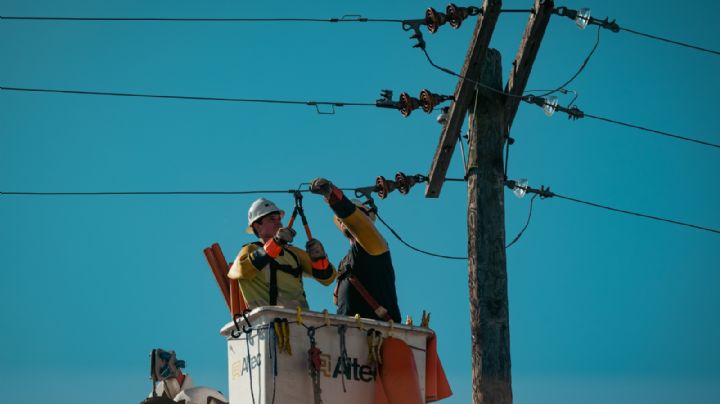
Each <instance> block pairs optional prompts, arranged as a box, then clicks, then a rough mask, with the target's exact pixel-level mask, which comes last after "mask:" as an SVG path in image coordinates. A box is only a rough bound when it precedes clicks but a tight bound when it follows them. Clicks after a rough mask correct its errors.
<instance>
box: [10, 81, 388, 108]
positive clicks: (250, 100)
mask: <svg viewBox="0 0 720 404" xmlns="http://www.w3.org/2000/svg"><path fill="white" fill-rule="evenodd" d="M0 90H3V91H20V92H36V93H59V94H76V95H100V96H112V97H136V98H160V99H175V100H193V101H222V102H240V103H264V104H292V105H309V106H316V107H317V106H319V105H330V106H333V107H345V106H361V107H375V106H376V105H375V103H364V102H337V101H295V100H275V99H259V98H230V97H199V96H188V95H161V94H140V93H124V92H123V93H120V92H103V91H83V90H57V89H46V88H22V87H7V86H0Z"/></svg>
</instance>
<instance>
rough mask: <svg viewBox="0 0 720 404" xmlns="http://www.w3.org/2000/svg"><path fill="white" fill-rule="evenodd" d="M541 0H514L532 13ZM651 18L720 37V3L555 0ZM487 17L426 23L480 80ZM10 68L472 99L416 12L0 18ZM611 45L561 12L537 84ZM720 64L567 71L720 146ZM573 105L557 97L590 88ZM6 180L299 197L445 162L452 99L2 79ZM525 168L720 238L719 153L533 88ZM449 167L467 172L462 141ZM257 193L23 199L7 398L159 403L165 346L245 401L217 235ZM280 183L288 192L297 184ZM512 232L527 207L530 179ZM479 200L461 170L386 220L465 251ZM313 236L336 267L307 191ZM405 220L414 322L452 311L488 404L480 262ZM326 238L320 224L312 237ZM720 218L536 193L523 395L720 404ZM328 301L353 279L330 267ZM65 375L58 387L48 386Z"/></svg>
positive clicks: (407, 293) (660, 60) (4, 186)
mask: <svg viewBox="0 0 720 404" xmlns="http://www.w3.org/2000/svg"><path fill="white" fill-rule="evenodd" d="M531 4H532V2H531V1H529V0H528V1H506V2H505V7H506V8H526V7H528V8H529V6H530V5H531ZM556 4H557V5H566V6H568V7H571V8H580V7H583V6H589V7H591V8H592V12H593V15H594V16H596V17H600V18H604V17H605V16H609V17H610V18H611V19H613V18H614V19H617V22H618V23H619V24H620V26H622V27H628V28H632V29H635V30H638V31H642V32H648V33H651V34H656V35H660V36H664V37H668V38H672V39H677V40H682V41H687V42H691V43H695V44H698V45H700V46H705V47H709V48H713V49H718V48H720V35H718V30H717V24H716V16H717V15H718V13H720V5H718V4H717V2H710V1H702V2H694V3H693V4H692V6H691V7H677V3H675V2H670V1H635V2H622V1H602V2H601V1H596V0H588V1H587V2H584V3H582V2H568V3H561V2H557V3H556ZM445 5H446V3H440V2H429V3H419V2H410V1H396V2H392V3H388V2H379V1H373V2H320V1H317V2H312V3H311V4H305V3H303V4H300V3H297V2H273V3H271V4H247V3H246V2H240V1H224V0H218V1H213V2H198V1H187V0H173V1H167V0H158V1H154V2H151V3H148V2H146V1H136V0H129V1H122V2H120V1H103V2H98V1H89V0H85V1H83V0H75V1H48V0H37V1H33V2H26V1H12V0H0V15H3V16H20V15H35V16H73V17H93V16H106V17H248V18H252V17H258V18H259V17H307V18H331V17H340V16H342V15H344V14H362V15H363V16H364V17H368V18H390V19H411V18H421V17H422V16H423V13H424V9H425V8H426V7H428V6H433V7H436V8H438V9H444V7H445ZM526 21H527V17H526V16H525V15H522V14H503V15H502V16H501V18H500V20H499V22H498V25H497V27H496V30H495V34H494V36H493V41H492V43H491V46H492V47H494V48H496V49H498V50H499V51H500V52H501V53H502V57H503V60H502V62H503V71H504V81H505V80H507V74H508V72H509V69H510V63H511V61H512V59H513V58H514V55H515V52H516V51H517V48H518V45H519V42H520V37H521V35H522V31H523V29H524V26H525V23H526ZM473 25H474V21H472V20H468V21H466V22H465V24H464V25H463V26H462V27H461V29H459V30H452V29H450V28H449V27H447V26H445V27H443V28H442V29H441V30H440V31H439V32H438V33H437V34H435V35H430V34H429V33H426V34H425V39H426V41H427V47H428V48H427V49H428V52H429V53H430V55H431V56H432V57H433V59H434V60H435V62H436V63H438V64H440V65H442V66H445V67H448V68H451V69H453V70H456V71H459V70H460V68H461V66H462V62H463V60H464V57H465V51H466V48H467V45H468V43H469V40H470V36H471V34H472V27H473ZM0 36H1V37H2V38H5V40H3V41H2V42H0V55H2V56H0V58H1V59H0V60H1V61H2V63H0V85H2V86H6V87H33V88H51V89H75V90H87V91H108V92H137V93H154V94H174V95H196V96H213V97H238V98H266V99H287V100H302V101H306V100H315V101H345V102H370V103H372V102H373V101H374V100H375V99H376V98H378V95H379V91H380V90H381V89H385V88H388V89H393V90H394V91H395V97H397V96H398V94H399V93H400V92H402V91H407V92H409V93H410V94H412V95H416V94H418V93H419V92H420V90H421V89H423V88H428V89H430V90H432V91H435V92H437V93H444V94H451V93H452V92H453V91H454V88H455V83H456V79H455V78H454V77H451V76H449V75H446V74H444V73H442V72H440V71H438V70H435V69H433V68H432V67H431V66H430V65H428V64H427V62H426V60H425V58H424V56H423V55H422V53H421V52H420V51H418V50H417V49H413V48H412V47H411V45H412V44H413V42H412V41H411V40H409V39H408V38H407V37H408V36H409V34H408V33H407V32H404V31H402V29H401V28H400V25H399V24H371V23H367V24H353V23H348V24H337V25H331V24H299V23H245V24H241V23H157V22H155V23H152V22H32V21H9V20H1V21H0ZM594 40H595V30H594V29H587V30H585V31H580V30H578V29H577V28H576V27H575V26H574V24H573V23H572V22H571V21H570V20H567V19H564V18H560V17H553V18H552V20H551V22H550V25H549V27H548V30H547V33H546V35H545V39H544V41H543V44H542V46H541V48H540V52H539V55H538V58H537V61H536V63H535V66H534V69H533V74H532V76H531V78H530V81H529V84H528V89H533V88H535V89H537V88H540V89H544V88H553V87H555V86H557V85H559V84H560V83H562V82H564V81H565V80H566V79H567V78H569V77H570V76H571V75H572V74H573V73H574V72H575V71H576V70H577V68H578V67H579V65H580V64H581V63H582V61H583V59H584V58H585V56H586V54H587V52H588V51H589V50H590V49H591V48H592V46H593V44H594ZM719 67H720V59H719V58H718V57H717V56H716V55H711V54H707V53H701V52H697V51H693V50H690V49H685V48H680V47H676V46H671V45H669V44H665V43H660V42H655V41H651V40H648V39H645V38H641V37H637V36H633V35H630V34H628V33H623V32H621V33H611V32H609V31H603V32H602V33H601V42H600V45H599V48H598V50H597V51H596V53H595V55H594V56H593V58H592V59H591V61H590V63H589V64H588V66H587V68H586V69H585V70H584V72H583V73H582V74H581V75H580V76H579V77H578V78H577V79H576V80H575V81H574V82H573V83H572V84H571V85H570V86H568V87H569V88H570V89H573V90H575V91H577V92H578V93H579V98H578V99H577V105H578V106H579V107H580V108H581V109H583V110H584V111H586V112H588V113H593V114H596V115H600V116H606V117H609V118H613V119H617V120H621V121H625V122H631V123H635V124H639V125H644V126H648V127H651V128H655V129H660V130H665V131H668V132H672V133H677V134H680V135H685V136H689V137H694V138H698V139H702V140H705V141H708V142H712V143H718V142H720V133H718V121H717V118H716V111H715V109H716V108H717V105H718V102H717V99H716V94H717V93H718V91H719V90H720V81H718V79H717V71H718V68H719ZM568 101H569V97H567V96H565V97H561V102H562V103H567V102H568ZM0 111H2V112H0V117H2V125H0V191H3V192H10V191H40V192H42V191H174V190H188V191H203V190H207V191H215V190H238V191H240V190H264V189H280V190H284V189H290V188H295V187H297V186H298V184H300V183H302V182H307V181H309V180H311V179H313V178H314V177H317V176H325V177H328V178H330V179H331V180H333V181H334V182H335V183H336V184H338V185H339V186H342V187H358V186H367V185H371V184H373V182H374V179H375V177H376V176H378V175H384V176H386V177H390V176H393V175H394V174H395V172H397V171H404V172H406V173H408V174H415V173H423V174H425V173H427V172H428V170H429V167H430V163H431V161H432V157H433V154H434V152H435V148H436V146H437V142H438V138H439V135H440V129H441V128H440V125H438V124H437V123H436V122H435V116H434V115H425V114H423V113H422V112H420V111H416V112H414V113H413V114H412V115H411V116H410V117H409V118H407V119H406V118H403V117H402V116H401V115H400V114H399V113H398V112H397V111H393V110H385V109H377V108H374V107H370V108H368V107H350V106H347V107H342V108H338V109H337V113H336V114H335V115H319V114H317V113H316V112H315V110H314V108H313V107H308V106H282V105H267V104H234V103H222V102H201V101H180V100H150V99H130V98H115V97H99V96H80V95H64V94H40V93H20V92H11V91H1V92H0ZM512 136H513V137H514V138H515V139H516V143H515V144H514V145H513V146H512V149H511V153H510V161H509V176H510V177H511V178H521V177H524V178H528V179H529V180H530V184H531V185H532V186H536V187H537V186H539V185H545V186H550V187H551V188H552V189H553V190H554V191H556V192H557V193H559V194H562V195H566V196H572V197H576V198H579V199H583V200H588V201H593V202H597V203H601V204H607V205H611V206H614V207H618V208H623V209H629V210H634V211H640V212H643V213H647V214H652V215H657V216H662V217H667V218H671V219H675V220H680V221H685V222H689V223H694V224H699V225H704V226H707V227H712V228H716V229H717V228H720V213H718V210H717V206H718V200H720V188H718V187H717V179H716V178H715V175H717V174H718V173H719V172H720V159H718V151H717V149H716V148H712V147H704V146H701V145H697V144H692V143H687V142H680V141H677V140H673V139H669V138H664V137H660V136H656V135H652V134H649V133H644V132H639V131H636V130H633V129H629V128H623V127H619V126H613V125H609V124H607V123H603V122H599V121H593V120H589V119H583V120H579V121H574V122H573V121H569V120H567V119H566V117H565V116H562V115H560V114H557V115H555V116H553V117H551V118H548V117H546V116H545V115H544V114H543V113H542V111H541V110H540V109H538V108H537V107H533V106H531V105H527V104H524V105H521V106H520V109H519V111H518V114H517V117H516V119H515V122H514V126H513V129H512ZM456 154H458V155H456V156H455V157H454V159H453V162H452V164H451V166H450V169H449V172H448V176H449V177H455V178H457V177H462V175H463V169H462V162H461V160H460V157H459V150H456ZM256 197H257V196H122V197H29V196H9V195H1V196H0V223H1V226H0V228H1V229H2V230H0V246H2V247H1V248H0V268H1V269H2V271H1V272H0V274H1V276H2V281H1V282H0V317H1V318H2V319H3V322H4V326H3V327H2V333H0V363H1V364H2V366H0V380H2V381H0V390H2V391H3V394H4V397H5V399H6V400H7V401H13V402H27V403H31V402H44V401H50V400H52V401H53V402H57V403H75V402H82V401H87V397H88V396H93V397H102V401H103V402H107V403H127V402H139V401H140V400H141V398H142V397H143V396H144V395H145V394H147V393H148V391H149V390H148V389H149V382H148V380H147V368H148V363H147V360H148V356H147V354H148V352H149V351H150V350H151V349H152V348H154V347H164V348H167V349H174V350H176V351H177V352H178V356H179V357H181V358H183V359H185V360H186V361H187V363H188V370H189V371H190V373H191V374H192V375H193V377H194V378H195V380H196V382H198V383H200V384H204V385H208V386H215V387H218V388H220V389H222V390H224V391H226V386H227V376H226V357H225V349H226V348H225V342H224V340H223V338H222V337H221V336H220V335H219V333H218V330H219V329H220V327H221V326H222V325H223V324H224V323H225V322H226V321H227V320H228V316H227V313H226V309H225V307H224V303H223V301H222V299H221V297H220V294H219V293H218V291H217V287H216V286H215V284H214V280H213V278H212V276H211V274H210V271H209V269H208V268H207V265H206V263H205V259H204V257H203V254H202V249H203V248H204V247H206V246H208V245H210V244H211V243H213V242H219V243H220V244H221V245H222V247H223V248H224V250H225V252H226V254H227V255H228V256H232V255H234V253H235V251H237V250H238V249H239V248H240V246H242V244H244V243H246V242H249V241H251V239H250V238H249V237H248V236H247V235H246V234H245V233H244V231H243V230H244V227H245V225H246V223H245V215H246V211H247V207H248V206H249V204H250V203H251V202H252V201H253V200H254V199H255V198H256ZM272 199H273V200H275V201H276V202H277V203H278V204H281V205H282V206H283V207H285V208H286V209H287V210H290V209H291V208H292V198H291V196H290V195H273V196H272ZM505 202H506V228H507V235H508V239H512V237H514V236H515V234H517V232H518V231H519V230H520V229H521V228H522V226H523V224H524V223H525V220H526V219H527V214H528V208H529V198H525V199H522V200H520V199H516V198H515V197H514V196H513V195H512V193H510V192H506V199H505ZM466 203H467V191H466V187H465V185H464V184H463V183H455V182H453V183H447V184H446V185H445V186H444V188H443V191H442V194H441V197H440V198H438V199H426V198H424V196H423V189H422V187H416V188H414V189H413V190H412V191H411V193H410V194H409V195H407V196H402V195H400V194H398V193H393V194H391V195H390V197H389V198H388V199H386V200H383V201H380V202H379V208H380V212H381V214H382V216H383V218H384V219H385V220H386V221H388V223H390V224H391V225H392V226H393V227H394V228H395V229H396V230H397V231H398V232H399V233H400V234H401V235H402V236H403V237H404V238H405V239H406V240H407V241H409V242H410V243H412V244H414V245H416V246H418V247H420V248H424V249H428V250H431V251H434V252H438V253H442V254H448V255H464V254H465V253H466V240H467V237H466ZM305 205H306V212H307V215H308V219H309V220H310V224H311V227H312V229H313V234H314V235H315V236H316V237H317V238H319V239H320V240H321V241H323V242H324V243H325V245H326V248H327V250H328V252H329V255H330V258H331V259H333V260H334V261H337V260H339V259H340V258H341V257H342V255H344V253H345V251H346V248H347V246H346V241H345V240H344V239H343V238H342V237H341V236H340V234H339V233H338V232H337V230H336V229H335V228H334V226H333V224H332V222H331V214H330V212H329V210H328V209H327V207H326V206H325V205H324V203H323V202H322V201H321V200H319V199H317V198H313V197H312V196H308V197H307V198H306V200H305ZM382 231H383V233H384V234H385V235H386V237H387V239H388V241H389V243H390V246H391V250H392V253H393V257H394V262H395V268H396V271H397V288H398V295H399V299H400V308H401V311H402V312H403V316H404V315H406V314H411V315H413V317H415V318H418V317H419V315H420V313H421V311H422V310H423V309H426V310H429V311H431V312H432V322H431V325H432V326H433V328H434V329H435V330H436V331H437V332H438V334H439V345H438V346H439V350H440V354H441V356H442V358H443V362H444V364H445V369H446V371H447V373H448V375H449V377H450V379H451V383H452V386H453V388H454V390H455V393H456V394H455V396H454V397H453V398H451V399H448V400H447V401H446V402H447V403H465V402H468V401H469V397H470V356H469V355H470V348H469V342H470V335H469V304H468V295H467V266H466V263H464V262H463V261H447V260H441V259H437V258H432V257H427V256H423V255H419V254H417V253H415V252H413V251H411V250H409V249H407V248H406V247H405V246H403V245H402V244H400V243H399V242H398V241H397V240H395V239H394V238H393V237H392V235H391V234H390V233H389V232H388V231H387V230H386V229H382ZM300 240H301V242H302V240H303V238H302V237H300ZM718 247H720V238H718V235H717V234H713V233H709V232H703V231H698V230H693V229H689V228H684V227H679V226H674V225H670V224H666V223H660V222H653V221H649V220H646V219H641V218H636V217H631V216H626V215H620V214H616V213H611V212H608V211H605V210H599V209H594V208H591V207H587V206H583V205H578V204H574V203H571V202H568V201H564V200H559V199H545V200H536V201H535V205H534V210H533V215H532V220H531V223H530V226H529V228H528V230H527V231H526V232H525V234H524V235H523V237H522V238H521V239H520V241H519V242H518V243H517V244H516V245H514V246H513V247H511V248H510V249H509V250H508V254H507V263H508V276H509V296H510V330H511V349H512V372H513V391H514V395H515V398H516V402H518V403H577V402H584V403H605V402H615V403H636V402H653V403H671V402H678V401H680V400H683V401H686V402H696V403H705V402H713V401H714V400H712V398H713V397H717V395H718V394H720V385H719V384H718V383H717V380H720V365H719V363H720V348H719V347H718V344H717V341H718V340H720V321H718V316H717V311H718V309H719V308H720V294H718V293H717V291H716V288H717V286H718V285H720V271H718V269H720V268H719V266H718V264H717V262H718V258H719V255H718ZM307 291H308V299H309V301H310V304H311V306H312V307H313V308H315V309H317V310H322V309H323V308H329V309H331V310H332V309H333V307H332V301H331V297H330V289H327V288H323V287H321V286H319V285H316V284H314V283H312V282H308V283H307ZM38 380H40V381H41V383H42V388H40V387H39V383H40V382H39V381H38Z"/></svg>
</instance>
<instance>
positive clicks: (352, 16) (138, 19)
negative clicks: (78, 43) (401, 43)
mask: <svg viewBox="0 0 720 404" xmlns="http://www.w3.org/2000/svg"><path fill="white" fill-rule="evenodd" d="M0 20H16V21H106V22H108V21H118V22H122V21H135V22H329V23H341V22H380V23H402V22H403V21H404V20H395V19H382V18H365V17H362V16H360V15H357V14H346V15H344V16H342V17H340V18H171V17H42V16H0Z"/></svg>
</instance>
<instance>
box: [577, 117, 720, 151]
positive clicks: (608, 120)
mask: <svg viewBox="0 0 720 404" xmlns="http://www.w3.org/2000/svg"><path fill="white" fill-rule="evenodd" d="M583 114H584V116H585V117H587V118H591V119H597V120H599V121H604V122H608V123H612V124H616V125H621V126H626V127H628V128H633V129H637V130H641V131H644V132H648V133H655V134H658V135H662V136H667V137H671V138H674V139H679V140H684V141H687V142H693V143H698V144H701V145H705V146H710V147H715V148H720V144H717V143H710V142H706V141H704V140H699V139H693V138H689V137H686V136H680V135H676V134H673V133H670V132H665V131H661V130H657V129H650V128H646V127H644V126H640V125H634V124H631V123H627V122H621V121H617V120H614V119H610V118H605V117H602V116H597V115H591V114H588V113H586V112H583Z"/></svg>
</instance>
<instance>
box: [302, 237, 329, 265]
mask: <svg viewBox="0 0 720 404" xmlns="http://www.w3.org/2000/svg"><path fill="white" fill-rule="evenodd" d="M305 251H307V253H308V255H309V256H310V260H312V261H317V260H319V259H323V258H326V257H327V254H325V248H324V247H323V245H322V243H321V242H320V240H318V239H312V240H310V241H308V242H307V243H306V244H305Z"/></svg>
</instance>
